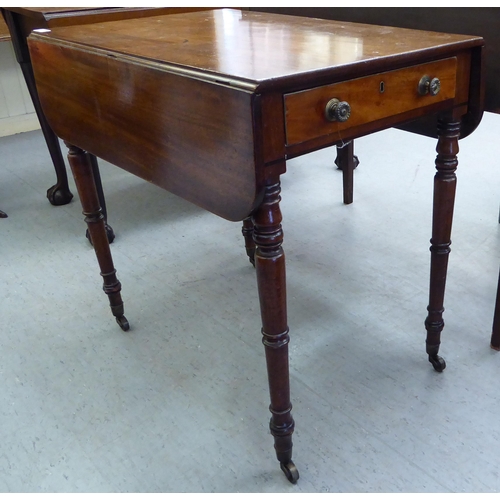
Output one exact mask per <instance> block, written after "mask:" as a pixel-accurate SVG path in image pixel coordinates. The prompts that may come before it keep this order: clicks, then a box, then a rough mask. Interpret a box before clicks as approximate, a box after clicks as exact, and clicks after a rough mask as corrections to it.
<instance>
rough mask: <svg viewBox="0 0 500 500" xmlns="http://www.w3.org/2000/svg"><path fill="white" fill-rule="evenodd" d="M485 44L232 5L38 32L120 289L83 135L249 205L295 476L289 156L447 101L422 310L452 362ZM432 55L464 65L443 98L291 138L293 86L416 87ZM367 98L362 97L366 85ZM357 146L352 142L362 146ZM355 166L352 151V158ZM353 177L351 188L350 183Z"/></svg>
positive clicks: (205, 201) (104, 267) (47, 75)
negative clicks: (453, 247)
mask: <svg viewBox="0 0 500 500" xmlns="http://www.w3.org/2000/svg"><path fill="white" fill-rule="evenodd" d="M482 45H483V40H482V39H481V38H478V37H470V36H452V35H442V34H439V33H428V34H426V36H422V34H421V33H415V32H413V31H411V30H399V29H393V28H386V27H383V26H379V27H373V26H366V25H361V26H359V25H354V24H348V23H347V24H346V23H335V22H329V21H322V20H317V19H301V18H294V17H289V16H275V15H268V14H260V13H254V12H239V11H235V10H218V11H213V12H211V11H209V12H197V13H189V14H179V15H171V16H158V17H155V18H152V19H149V20H146V19H135V20H129V21H121V22H110V23H100V24H92V25H88V26H83V27H82V26H74V27H63V28H58V29H53V30H52V31H51V32H49V33H43V32H35V33H33V34H32V35H31V36H30V38H29V46H30V51H31V58H32V61H33V67H34V70H35V76H36V81H37V86H38V90H39V94H40V98H41V102H42V105H43V107H44V110H45V112H46V114H47V118H48V120H49V121H50V124H51V126H52V127H53V128H54V130H55V131H56V133H57V134H58V135H60V136H61V137H62V138H64V140H66V141H67V142H68V143H69V144H70V162H71V166H72V169H73V171H74V173H75V180H76V182H77V184H78V189H79V193H80V197H81V198H82V200H84V212H85V214H86V219H87V222H88V223H89V227H91V226H92V227H93V228H94V229H92V231H93V237H95V238H96V239H97V240H98V244H97V245H96V246H95V250H96V254H97V256H98V259H99V263H100V265H101V271H102V274H103V276H104V277H105V280H106V277H108V276H110V277H111V278H110V282H109V283H107V285H106V286H107V287H108V288H107V291H108V292H109V291H111V292H112V294H113V293H119V289H118V287H117V286H116V281H115V280H116V278H115V276H114V274H112V273H114V268H113V266H112V262H111V260H110V253H109V245H108V243H107V241H106V238H105V237H104V232H103V225H102V220H101V218H100V215H99V209H98V206H97V202H96V195H95V185H94V183H93V182H92V179H93V177H92V175H91V166H90V163H89V162H88V161H87V160H85V158H88V156H87V155H86V154H85V153H84V151H88V152H92V153H94V154H97V155H98V156H100V157H101V156H102V157H103V158H105V159H107V160H108V161H110V162H111V163H115V164H117V165H118V166H120V167H122V168H124V169H126V170H128V171H129V172H132V173H133V174H135V175H138V176H140V177H142V178H144V179H146V180H148V181H150V182H153V183H155V184H157V185H159V186H161V187H163V188H165V189H167V190H169V191H171V192H173V193H176V194H178V195H179V196H182V197H183V198H185V199H187V200H190V201H192V202H193V203H195V204H197V205H198V206H200V207H202V208H204V209H207V210H210V211H211V212H213V213H216V214H217V215H219V216H221V217H224V218H226V219H228V220H233V221H243V234H244V236H245V247H246V251H247V255H248V257H249V258H250V260H251V261H254V263H255V267H256V274H257V283H258V291H259V298H260V310H261V319H262V335H263V342H264V346H265V354H266V361H267V369H268V378H269V389H270V400H271V406H270V410H271V423H270V429H271V433H272V435H273V436H274V440H275V449H276V453H277V458H278V460H279V462H280V464H281V467H282V469H283V471H284V472H285V474H286V476H287V477H288V479H289V480H290V481H292V482H295V481H296V480H297V479H298V471H297V469H296V467H295V465H294V464H293V461H292V451H291V450H292V439H291V437H292V433H293V429H294V421H293V418H292V415H291V402H290V384H289V373H288V372H289V368H288V343H289V341H290V335H289V329H288V323H287V308H286V305H287V304H286V278H285V254H284V250H283V229H282V215H281V211H280V176H281V175H283V174H284V173H285V172H286V160H287V159H288V158H290V157H292V156H298V155H302V154H305V153H307V152H309V151H314V150H316V149H319V148H321V147H326V146H333V145H337V146H345V145H346V143H348V141H349V140H351V139H353V138H355V137H359V136H360V135H364V134H369V133H372V132H375V131H377V130H382V129H383V128H386V127H391V126H399V125H402V124H404V123H406V122H407V121H410V120H413V119H415V118H418V117H422V116H427V115H434V114H436V113H439V114H440V120H441V121H440V127H439V130H438V131H437V132H436V131H429V130H427V131H426V132H427V133H429V134H434V135H436V136H438V137H439V140H438V147H437V152H438V156H437V159H436V168H437V173H436V179H435V191H434V208H433V210H434V215H433V229H432V240H431V242H432V246H431V276H430V299H429V308H428V311H429V313H428V317H427V320H426V322H425V323H426V327H427V331H428V332H427V346H428V347H427V351H428V355H429V360H430V361H431V362H432V364H433V366H434V367H435V369H436V370H438V371H440V370H442V369H443V368H444V361H443V360H442V358H440V357H439V356H438V349H439V343H440V335H441V330H442V327H443V324H444V323H443V321H442V313H443V299H444V285H445V278H446V270H447V258H448V252H449V245H450V231H451V222H452V216H453V203H454V185H455V169H456V166H457V161H456V153H457V151H458V147H457V141H458V137H459V131H460V125H461V124H463V123H465V122H467V123H469V124H470V123H473V122H475V123H479V121H480V118H481V110H480V108H478V107H477V106H470V105H469V104H470V103H471V102H479V101H480V98H481V94H480V92H481V90H480V88H481V87H480V82H479V78H480V74H479V75H472V73H471V72H472V69H473V68H474V69H476V68H477V67H478V64H479V62H480V61H481V48H482ZM443 61H445V62H443ZM450 61H451V62H452V63H450ZM454 61H456V66H455V62H454ZM478 61H479V62H478ZM434 65H436V67H437V68H445V69H446V71H445V73H446V74H447V75H448V74H455V75H456V77H453V78H451V79H450V78H448V77H446V78H445V87H446V88H445V90H444V91H443V92H444V94H443V95H444V96H445V98H444V99H443V100H432V99H425V98H424V99H422V100H420V99H419V98H416V97H415V98H414V97H405V98H404V99H401V100H397V99H396V100H394V103H392V102H391V104H390V106H391V107H390V109H391V111H390V112H389V113H388V114H384V116H383V117H382V118H381V117H380V116H379V115H377V113H375V112H373V111H374V109H373V107H370V106H371V105H370V106H368V108H367V109H368V111H367V113H366V114H365V115H364V119H359V120H358V121H354V122H353V123H352V125H350V126H348V127H347V128H345V129H343V130H342V133H341V136H340V137H339V132H338V130H331V129H328V128H324V126H323V124H321V126H318V127H317V128H316V129H315V130H316V133H314V134H312V135H304V136H301V140H298V141H294V142H293V144H290V143H289V141H288V140H287V134H288V129H287V125H288V122H287V120H288V119H289V116H288V115H287V112H286V109H285V102H286V101H287V100H288V99H289V98H290V96H291V95H292V94H295V93H301V95H312V94H314V93H315V92H316V91H317V89H318V88H322V87H329V86H331V85H339V86H340V85H343V86H344V88H345V89H346V91H349V89H350V87H351V85H352V86H354V88H357V87H356V86H357V85H358V83H357V81H358V79H363V80H364V81H365V82H368V81H371V79H372V78H376V80H375V81H377V80H379V79H380V74H384V77H385V76H387V73H388V72H391V79H390V82H393V81H394V82H396V83H395V84H397V85H398V86H403V85H404V86H406V83H407V82H406V78H405V77H404V75H409V74H411V80H412V82H411V84H409V87H408V88H413V89H414V92H417V89H416V85H414V84H415V82H414V81H413V78H414V70H413V69H412V68H414V67H421V68H431V67H434ZM408 68H410V69H408ZM450 68H451V69H450ZM455 68H456V72H455ZM392 72H396V73H397V75H400V76H401V75H403V77H401V78H400V76H394V80H393V79H392V77H393V75H396V73H392ZM447 72H448V73H447ZM415 74H416V73H415ZM374 75H375V77H374ZM422 76H423V75H422ZM474 78H476V80H474ZM343 82H349V83H347V84H344V83H343ZM407 92H409V91H408V90H407V89H406V87H405V89H404V90H402V93H403V95H405V96H408V95H409V94H407ZM310 93H311V94H310ZM356 95H357V94H356ZM368 95H369V94H368ZM356 102H357V103H359V104H360V106H365V102H364V101H363V99H361V98H360V97H358V96H357V97H356ZM381 102H382V101H381ZM409 102H411V104H410V105H408V103H409ZM398 103H399V106H398ZM370 110H371V112H370ZM308 119H309V118H308ZM346 151H347V152H350V154H351V157H352V153H353V150H352V146H351V147H348V149H346ZM341 163H342V162H341ZM353 168H354V164H353V163H352V162H351V163H350V164H349V168H348V169H350V170H351V174H352V170H353ZM345 191H346V192H347V195H348V194H349V191H352V185H351V186H350V187H349V186H346V189H345ZM351 194H352V193H351ZM96 228H97V229H96ZM114 297H117V296H116V295H115V296H114ZM110 298H111V295H110ZM117 306H120V310H119V312H118V314H119V315H120V314H123V311H122V309H121V299H120V300H118V299H116V302H113V303H112V307H117ZM113 313H114V314H115V315H116V312H115V311H113Z"/></svg>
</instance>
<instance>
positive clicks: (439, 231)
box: [425, 120, 460, 372]
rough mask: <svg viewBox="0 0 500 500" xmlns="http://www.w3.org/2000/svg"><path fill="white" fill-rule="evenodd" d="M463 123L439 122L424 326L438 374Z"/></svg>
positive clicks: (442, 366) (427, 346) (440, 369)
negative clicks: (456, 173) (428, 279)
mask: <svg viewBox="0 0 500 500" xmlns="http://www.w3.org/2000/svg"><path fill="white" fill-rule="evenodd" d="M459 135H460V122H455V121H447V120H440V121H439V123H438V144H437V148H436V151H437V157H436V170H437V172H436V175H435V177H434V204H433V216H432V238H431V247H430V251H431V273H430V287H429V306H428V307H427V310H428V312H429V314H428V316H427V318H426V320H425V327H426V329H427V340H426V351H427V354H428V355H429V361H430V362H431V363H432V366H433V367H434V369H435V370H436V371H438V372H441V371H443V370H444V369H445V368H446V363H445V361H444V359H443V358H442V357H441V356H438V351H439V344H440V342H441V331H442V330H443V327H444V321H443V311H444V307H443V303H444V292H445V286H446V273H447V269H448V256H449V253H450V245H451V240H450V237H451V225H452V221H453V207H454V204H455V189H456V182H457V178H456V175H455V171H456V169H457V166H458V160H457V154H458V137H459Z"/></svg>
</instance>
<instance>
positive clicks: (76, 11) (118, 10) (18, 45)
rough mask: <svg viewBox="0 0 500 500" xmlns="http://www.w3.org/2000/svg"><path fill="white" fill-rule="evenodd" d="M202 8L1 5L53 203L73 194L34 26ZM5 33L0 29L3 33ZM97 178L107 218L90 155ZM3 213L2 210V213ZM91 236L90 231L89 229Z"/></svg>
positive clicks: (111, 234)
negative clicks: (41, 89) (37, 63)
mask: <svg viewBox="0 0 500 500" xmlns="http://www.w3.org/2000/svg"><path fill="white" fill-rule="evenodd" d="M196 10H203V8H197V7H163V8H152V7H100V8H95V7H1V11H2V15H3V17H4V19H5V21H6V23H7V26H8V30H9V32H10V36H11V39H12V43H13V46H14V51H15V54H16V58H17V62H18V63H19V65H20V66H21V69H22V72H23V76H24V78H25V80H26V85H27V86H28V90H29V93H30V96H31V99H32V101H33V105H34V107H35V111H36V114H37V117H38V120H39V121H40V126H41V128H42V132H43V134H44V137H45V141H46V143H47V147H48V149H49V153H50V157H51V159H52V163H53V165H54V169H55V171H56V177H57V180H56V184H55V185H54V186H52V187H50V188H49V189H48V190H47V198H48V199H49V201H50V203H52V205H65V204H67V203H69V202H70V201H71V199H72V198H73V194H72V193H71V191H70V189H69V186H68V176H67V174H66V167H65V165H64V160H63V157H62V154H61V148H60V146H59V140H58V138H57V136H56V135H55V134H54V132H53V131H52V129H51V127H50V125H49V123H48V122H47V119H46V118H45V115H44V112H43V109H42V107H41V105H40V101H39V99H38V93H37V90H36V85H35V80H34V77H33V69H32V67H31V59H30V55H29V50H28V45H27V40H26V39H27V37H28V35H29V34H30V33H31V31H32V30H33V29H50V28H54V27H56V26H72V25H86V24H91V23H94V22H104V21H113V20H114V21H116V20H120V19H133V18H144V17H150V16H155V15H160V14H173V13H179V12H190V11H196ZM5 35H6V33H4V32H3V31H0V36H5ZM90 158H91V161H92V168H93V169H94V178H95V180H96V183H97V192H98V195H99V201H100V203H101V207H102V209H103V215H104V217H105V219H106V220H107V210H106V202H105V198H104V194H103V189H102V184H101V179H100V175H99V168H98V164H97V160H96V158H95V156H93V155H92V156H91V157H90ZM0 216H1V213H0ZM106 230H107V233H108V239H109V241H110V242H112V241H113V240H114V237H115V235H114V232H113V229H112V228H111V227H110V226H109V225H107V224H106ZM87 237H88V232H87Z"/></svg>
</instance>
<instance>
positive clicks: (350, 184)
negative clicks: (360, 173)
mask: <svg viewBox="0 0 500 500" xmlns="http://www.w3.org/2000/svg"><path fill="white" fill-rule="evenodd" d="M335 165H337V168H338V169H339V170H342V184H343V191H344V195H343V196H344V203H345V204H346V205H349V204H351V203H352V201H353V192H354V169H355V168H356V167H357V166H358V165H359V160H358V157H357V156H356V155H355V154H354V141H349V142H348V143H347V144H344V145H342V146H337V158H335Z"/></svg>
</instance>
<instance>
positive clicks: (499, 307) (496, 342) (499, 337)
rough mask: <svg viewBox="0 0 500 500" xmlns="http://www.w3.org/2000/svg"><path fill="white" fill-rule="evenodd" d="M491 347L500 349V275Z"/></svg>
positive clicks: (496, 349)
mask: <svg viewBox="0 0 500 500" xmlns="http://www.w3.org/2000/svg"><path fill="white" fill-rule="evenodd" d="M490 345H491V348H492V349H495V351H500V276H499V277H498V288H497V300H496V303H495V314H494V316H493V331H492V334H491V344H490Z"/></svg>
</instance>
